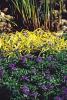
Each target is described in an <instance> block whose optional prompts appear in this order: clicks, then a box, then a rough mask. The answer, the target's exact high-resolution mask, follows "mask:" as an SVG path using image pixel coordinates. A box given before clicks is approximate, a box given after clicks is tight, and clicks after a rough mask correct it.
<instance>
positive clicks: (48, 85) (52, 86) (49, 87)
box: [46, 83, 54, 90]
mask: <svg viewBox="0 0 67 100" xmlns="http://www.w3.org/2000/svg"><path fill="white" fill-rule="evenodd" d="M46 87H47V89H48V90H51V89H53V88H54V85H53V84H50V83H47V84H46Z"/></svg>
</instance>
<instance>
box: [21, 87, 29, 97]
mask: <svg viewBox="0 0 67 100" xmlns="http://www.w3.org/2000/svg"><path fill="white" fill-rule="evenodd" d="M20 91H21V93H23V94H25V95H27V96H28V95H29V93H30V90H29V88H28V86H26V85H24V86H22V87H21V88H20Z"/></svg>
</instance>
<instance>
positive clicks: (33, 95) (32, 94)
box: [30, 92, 38, 99]
mask: <svg viewBox="0 0 67 100" xmlns="http://www.w3.org/2000/svg"><path fill="white" fill-rule="evenodd" d="M30 96H31V97H34V98H35V99H36V98H37V96H38V92H32V93H30Z"/></svg>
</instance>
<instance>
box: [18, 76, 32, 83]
mask: <svg viewBox="0 0 67 100" xmlns="http://www.w3.org/2000/svg"><path fill="white" fill-rule="evenodd" d="M20 80H23V81H27V82H30V80H29V77H28V76H22V77H21V79H20Z"/></svg>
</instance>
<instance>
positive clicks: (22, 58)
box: [21, 56, 27, 64]
mask: <svg viewBox="0 0 67 100" xmlns="http://www.w3.org/2000/svg"><path fill="white" fill-rule="evenodd" d="M26 61H27V58H26V57H25V56H23V57H21V63H22V64H24V63H26Z"/></svg>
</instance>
